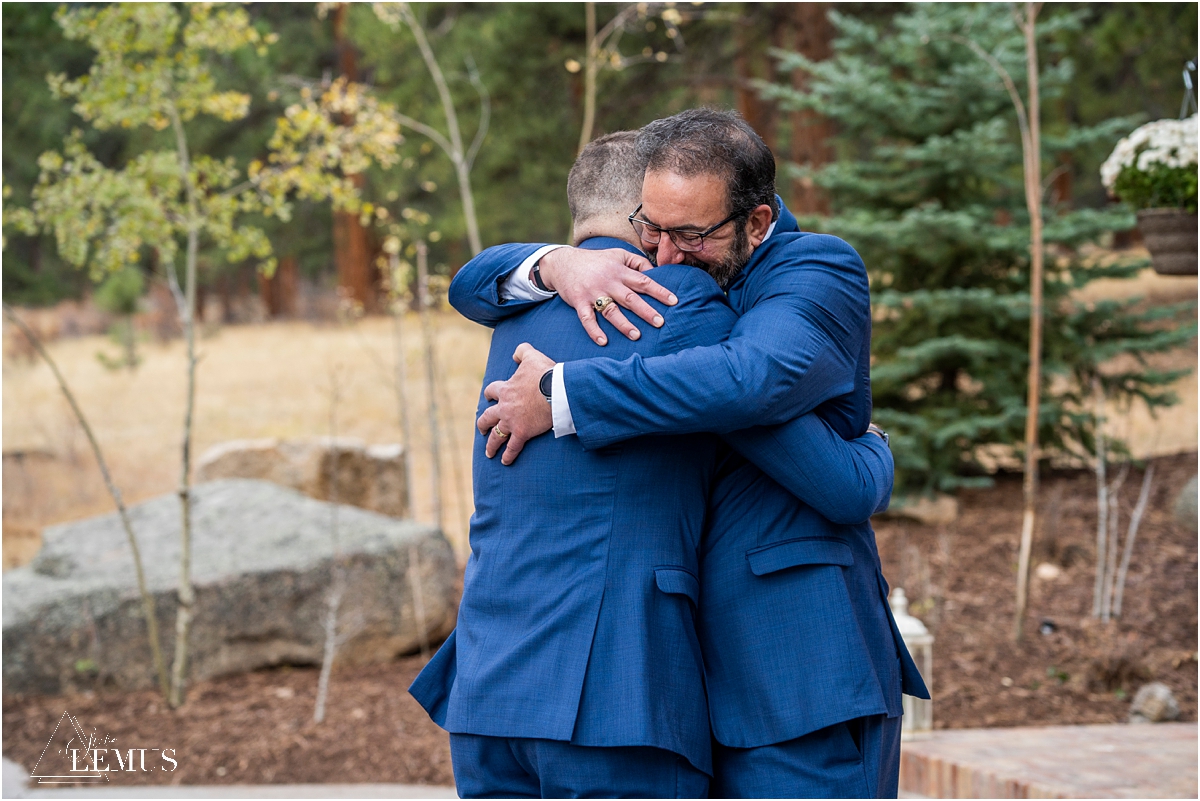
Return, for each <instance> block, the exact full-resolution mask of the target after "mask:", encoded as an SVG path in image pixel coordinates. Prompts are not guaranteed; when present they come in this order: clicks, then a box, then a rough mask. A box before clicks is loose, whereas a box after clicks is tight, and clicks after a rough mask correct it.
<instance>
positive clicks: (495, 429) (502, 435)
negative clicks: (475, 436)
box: [492, 426, 509, 439]
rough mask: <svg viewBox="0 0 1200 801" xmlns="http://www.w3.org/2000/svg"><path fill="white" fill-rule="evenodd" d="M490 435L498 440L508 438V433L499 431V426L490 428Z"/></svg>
mask: <svg viewBox="0 0 1200 801" xmlns="http://www.w3.org/2000/svg"><path fill="white" fill-rule="evenodd" d="M492 433H493V434H495V435H496V436H497V437H499V438H500V439H507V438H508V437H509V432H507V431H501V430H500V426H494V427H493V428H492Z"/></svg>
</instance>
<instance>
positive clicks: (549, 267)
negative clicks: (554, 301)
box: [530, 246, 571, 292]
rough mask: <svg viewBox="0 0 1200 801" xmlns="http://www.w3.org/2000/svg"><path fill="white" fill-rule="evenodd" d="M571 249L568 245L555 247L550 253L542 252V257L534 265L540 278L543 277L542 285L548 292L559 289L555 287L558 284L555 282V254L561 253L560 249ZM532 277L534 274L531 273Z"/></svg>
mask: <svg viewBox="0 0 1200 801" xmlns="http://www.w3.org/2000/svg"><path fill="white" fill-rule="evenodd" d="M570 249H571V248H570V247H568V246H564V247H560V248H555V249H554V250H552V251H550V252H549V253H544V254H542V257H541V258H540V259H538V261H537V263H536V264H535V265H534V269H535V270H537V271H538V278H539V279H541V285H542V286H544V287H545V290H544V291H546V292H557V291H558V290H557V289H556V288H555V287H556V286H557V284H556V283H555V280H554V278H555V275H554V267H555V258H556V256H555V254H557V253H559V252H560V251H564V250H570ZM530 277H531V278H532V277H533V276H532V274H531V275H530Z"/></svg>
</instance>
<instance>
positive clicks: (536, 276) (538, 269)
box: [529, 259, 554, 292]
mask: <svg viewBox="0 0 1200 801" xmlns="http://www.w3.org/2000/svg"><path fill="white" fill-rule="evenodd" d="M529 277H530V278H532V279H533V285H534V286H536V287H537V288H538V289H540V290H542V291H543V292H553V291H554V290H552V289H551V288H550V287H548V286H546V282H545V281H543V280H542V260H541V259H538V262H537V264H535V265H533V269H532V270H530V271H529Z"/></svg>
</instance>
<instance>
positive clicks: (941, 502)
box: [883, 495, 958, 526]
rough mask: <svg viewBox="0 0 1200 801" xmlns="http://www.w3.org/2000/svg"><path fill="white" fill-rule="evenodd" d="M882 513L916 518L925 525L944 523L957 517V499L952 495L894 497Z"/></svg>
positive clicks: (951, 521)
mask: <svg viewBox="0 0 1200 801" xmlns="http://www.w3.org/2000/svg"><path fill="white" fill-rule="evenodd" d="M883 514H884V516H886V517H891V518H904V519H908V520H916V521H917V522H918V523H924V524H925V525H927V526H937V525H945V524H947V523H953V522H954V521H955V520H957V519H958V499H957V498H955V497H954V496H953V495H935V496H934V497H932V498H930V497H927V496H925V495H918V496H916V497H907V498H896V499H894V500H893V501H892V505H891V506H890V507H889V508H888V510H887V511H886V512H884V513H883Z"/></svg>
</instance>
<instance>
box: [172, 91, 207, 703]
mask: <svg viewBox="0 0 1200 801" xmlns="http://www.w3.org/2000/svg"><path fill="white" fill-rule="evenodd" d="M171 125H172V128H173V129H174V131H175V148H176V153H177V157H178V159H179V172H180V175H181V178H182V180H183V187H184V192H185V193H186V196H187V209H188V212H187V213H188V219H187V225H188V231H187V250H186V255H185V257H184V258H185V262H184V264H185V267H184V288H183V290H182V291H181V290H180V288H179V283H178V279H176V277H175V266H174V265H171V266H170V267H169V269H168V271H167V275H168V277H169V278H170V279H171V292H172V294H173V295H174V296H175V302H176V304H177V306H178V307H179V319H180V323H181V324H182V325H183V337H184V341H185V342H186V343H187V395H186V398H185V402H184V414H183V437H182V440H183V441H182V445H181V448H180V451H181V459H180V467H179V490H178V492H179V508H180V516H181V521H180V522H181V526H180V556H179V589H178V592H179V601H178V604H177V608H176V613H175V658H174V662H173V663H172V665H171V697H170V698H169V699H168V703H169V704H170V705H171V706H172V707H175V708H178V707H179V706H180V705H181V704H182V703H183V688H184V685H185V683H186V682H187V655H188V636H189V634H190V632H191V629H192V619H193V617H194V614H195V604H196V592H195V588H194V587H193V586H192V497H191V470H192V419H193V415H194V412H195V408H196V258H197V251H198V249H199V245H200V226H201V224H202V222H203V221H202V220H201V218H200V208H199V202H198V199H197V197H196V187H195V185H194V184H193V183H192V176H191V156H190V155H189V154H188V145H187V136H186V135H185V133H184V130H183V120H182V119H180V116H179V111H178V110H177V109H176V108H174V107H172V108H171Z"/></svg>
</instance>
